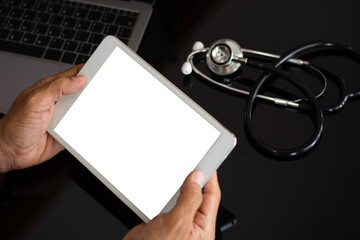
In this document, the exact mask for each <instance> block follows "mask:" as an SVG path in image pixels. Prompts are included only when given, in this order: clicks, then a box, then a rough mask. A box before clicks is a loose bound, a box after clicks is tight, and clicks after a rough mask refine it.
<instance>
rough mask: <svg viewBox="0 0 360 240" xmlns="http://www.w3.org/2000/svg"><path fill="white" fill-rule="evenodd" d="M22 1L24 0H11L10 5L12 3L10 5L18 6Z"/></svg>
mask: <svg viewBox="0 0 360 240" xmlns="http://www.w3.org/2000/svg"><path fill="white" fill-rule="evenodd" d="M21 1H22V0H10V1H9V5H10V6H14V7H15V6H16V7H18V6H20V4H21Z"/></svg>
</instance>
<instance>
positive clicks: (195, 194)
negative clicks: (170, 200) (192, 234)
mask: <svg viewBox="0 0 360 240" xmlns="http://www.w3.org/2000/svg"><path fill="white" fill-rule="evenodd" d="M203 182H204V174H203V173H202V172H201V171H199V170H196V171H194V172H192V173H191V174H190V175H189V176H188V177H187V178H186V180H185V181H184V183H183V186H182V187H181V193H180V196H179V198H178V200H177V203H176V205H175V207H174V209H173V210H172V211H171V214H174V215H175V216H176V217H177V218H185V219H186V220H189V221H191V222H193V220H194V216H195V213H196V212H197V210H198V209H199V207H200V204H201V202H202V193H201V185H202V184H203Z"/></svg>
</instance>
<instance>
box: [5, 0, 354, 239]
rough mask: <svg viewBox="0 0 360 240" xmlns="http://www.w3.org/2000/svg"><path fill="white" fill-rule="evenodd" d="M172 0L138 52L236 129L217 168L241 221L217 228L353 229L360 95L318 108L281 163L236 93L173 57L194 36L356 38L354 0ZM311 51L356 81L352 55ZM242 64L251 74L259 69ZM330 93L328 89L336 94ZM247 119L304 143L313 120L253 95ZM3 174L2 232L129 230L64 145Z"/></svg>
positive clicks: (334, 234)
mask: <svg viewBox="0 0 360 240" xmlns="http://www.w3.org/2000/svg"><path fill="white" fill-rule="evenodd" d="M173 2H174V1H166V0H159V1H158V6H157V7H156V10H155V13H154V16H153V19H152V22H151V25H150V28H149V30H148V31H147V33H146V37H145V39H144V41H143V43H142V46H141V48H140V50H139V54H140V55H141V56H142V57H144V58H145V59H146V60H147V61H149V62H150V63H151V64H152V65H153V66H154V67H155V68H157V69H158V70H159V71H160V72H161V73H163V74H164V75H165V76H166V77H167V78H168V79H169V80H171V81H172V82H173V83H174V84H175V85H177V86H178V87H179V88H180V89H182V90H183V91H184V92H185V93H187V94H188V95H189V96H190V97H191V98H193V99H194V100H195V101H196V102H197V103H199V104H200V105H201V106H202V107H203V108H205V109H206V110H207V111H208V112H209V113H210V114H212V115H213V116H214V117H215V118H217V119H218V120H219V121H220V122H222V123H223V124H224V125H225V126H226V127H227V128H229V129H230V130H231V131H232V132H233V133H234V134H235V135H236V136H237V138H238V145H237V147H236V149H235V150H234V151H233V152H232V153H231V155H230V156H229V157H228V159H227V160H226V161H225V163H224V164H223V165H222V166H221V167H220V169H219V181H220V185H221V188H222V204H223V205H224V206H225V207H226V208H228V209H229V210H231V211H232V212H233V213H234V214H235V215H236V216H237V218H238V223H237V225H235V226H234V227H232V228H230V229H229V230H227V231H225V232H224V233H223V237H224V239H329V238H340V239H357V238H359V235H360V233H359V231H358V228H359V223H360V220H359V217H358V216H359V214H360V207H359V203H360V197H359V194H358V193H357V192H358V189H359V187H358V185H359V183H360V174H359V173H358V172H359V165H360V164H359V152H358V151H359V146H360V144H359V143H358V136H359V133H360V125H359V122H360V111H359V109H360V101H357V102H350V103H348V105H346V106H345V108H344V109H343V110H342V111H340V112H339V113H337V114H334V115H326V116H325V118H324V120H325V123H324V132H323V135H322V138H321V141H320V142H319V144H318V145H317V146H316V148H315V150H314V151H312V152H311V153H310V154H307V155H305V156H304V157H302V158H301V159H299V160H297V161H291V162H280V161H276V160H272V159H269V158H267V157H265V156H263V155H262V154H260V153H258V152H257V151H256V150H255V149H254V148H253V147H252V146H251V145H250V144H249V142H248V139H247V138H246V135H245V133H244V125H243V123H244V122H243V111H244V104H245V99H244V98H243V97H237V96H233V95H229V94H226V93H223V92H221V91H219V90H217V89H214V88H213V87H211V86H209V85H208V84H206V83H204V82H203V81H199V80H198V79H197V78H196V77H194V76H192V77H190V79H187V81H184V76H183V75H182V74H181V72H180V68H181V65H182V63H183V61H184V60H185V58H186V56H187V54H188V53H189V51H190V50H191V47H192V44H193V42H194V41H197V40H201V41H203V42H204V43H205V45H210V44H211V43H212V42H214V41H216V40H218V39H221V38H231V39H234V40H236V41H238V42H239V44H240V45H241V46H243V47H245V48H252V49H258V50H263V51H269V52H273V53H282V52H284V51H286V50H288V49H290V48H292V47H294V46H296V45H299V44H301V43H303V42H308V41H312V40H324V39H326V40H336V41H341V42H345V43H348V44H350V45H354V46H357V47H359V48H360V30H359V27H358V24H359V23H360V14H359V10H358V9H359V7H360V2H359V1H356V0H342V1H336V0H332V1H326V2H325V1H320V0H312V1H310V0H303V1H285V0H279V1H265V0H222V1H215V0H214V1H211V0H208V1H206V0H202V1H200V0H199V1H195V3H194V1H177V3H176V4H174V3H173ZM188 2H189V3H188ZM178 4H180V5H178ZM314 61H318V62H320V63H321V64H329V66H330V67H331V68H333V69H334V70H336V71H337V72H339V73H341V75H342V76H343V77H344V78H345V79H346V81H347V84H348V87H349V88H351V89H352V88H359V87H360V82H359V76H360V68H359V65H358V64H357V63H354V62H352V61H348V60H346V59H345V58H343V57H341V56H330V57H325V56H321V57H319V58H316V59H314ZM245 74H248V76H249V78H252V79H254V77H256V76H257V75H258V74H259V72H254V71H251V70H244V75H245ZM335 93H336V92H335ZM333 96H336V94H335V95H330V96H326V97H325V100H327V101H330V102H331V101H334V99H333ZM255 118H256V120H255V126H256V129H257V131H258V133H259V134H260V135H261V136H262V138H263V139H264V140H266V141H267V142H271V143H273V144H274V145H275V146H292V144H295V145H296V144H300V143H301V142H302V141H303V140H305V139H306V138H307V137H309V136H310V135H311V133H312V130H313V125H312V122H311V118H310V117H309V116H307V115H304V114H299V113H296V112H293V111H287V110H283V109H281V108H276V107H273V106H270V105H266V104H258V106H257V108H256V111H255ZM5 178H6V184H5V186H4V187H3V189H2V190H1V192H0V198H2V199H3V201H1V203H0V204H1V205H0V234H1V235H2V237H3V236H5V238H2V239H119V238H121V237H122V236H123V235H124V233H125V232H126V231H127V229H126V227H125V226H124V225H123V224H122V223H121V221H120V220H121V219H120V218H121V217H120V215H126V213H124V214H118V212H117V210H116V209H114V206H113V205H112V204H111V203H110V204H109V203H108V202H107V203H106V199H107V197H106V196H107V193H106V191H105V190H104V189H103V187H102V186H99V185H98V183H96V181H93V179H92V177H91V176H89V174H88V173H87V172H86V171H84V169H83V168H82V167H81V165H79V164H78V163H77V162H76V161H75V160H74V159H73V158H72V157H71V156H70V155H69V154H68V153H66V152H64V153H61V154H60V155H59V156H57V157H56V158H55V159H53V160H52V161H49V162H47V163H45V164H42V165H40V166H37V167H34V168H31V169H27V170H24V171H17V172H12V173H8V174H6V175H5ZM89 183H90V184H89ZM89 185H90V186H89ZM104 198H105V200H104ZM4 199H5V200H4ZM109 206H110V207H109Z"/></svg>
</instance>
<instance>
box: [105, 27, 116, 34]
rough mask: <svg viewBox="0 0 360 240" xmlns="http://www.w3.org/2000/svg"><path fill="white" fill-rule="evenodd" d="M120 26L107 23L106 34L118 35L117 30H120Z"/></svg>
mask: <svg viewBox="0 0 360 240" xmlns="http://www.w3.org/2000/svg"><path fill="white" fill-rule="evenodd" d="M118 28H119V27H118V26H114V25H106V26H105V29H104V34H106V35H116V33H117V31H118Z"/></svg>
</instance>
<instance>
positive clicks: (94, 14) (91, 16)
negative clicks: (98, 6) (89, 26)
mask: <svg viewBox="0 0 360 240" xmlns="http://www.w3.org/2000/svg"><path fill="white" fill-rule="evenodd" d="M101 15H102V13H101V12H99V11H91V12H90V14H89V16H88V19H89V20H93V21H99V20H100V18H101Z"/></svg>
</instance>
